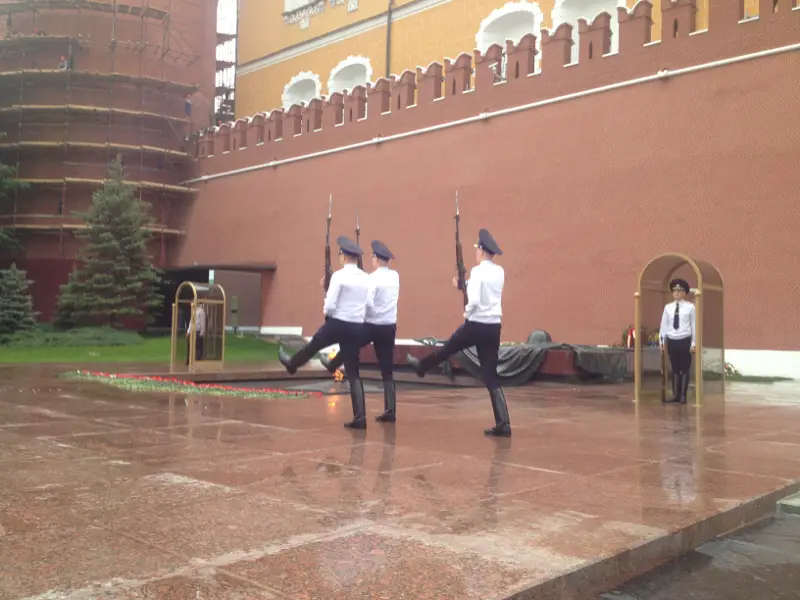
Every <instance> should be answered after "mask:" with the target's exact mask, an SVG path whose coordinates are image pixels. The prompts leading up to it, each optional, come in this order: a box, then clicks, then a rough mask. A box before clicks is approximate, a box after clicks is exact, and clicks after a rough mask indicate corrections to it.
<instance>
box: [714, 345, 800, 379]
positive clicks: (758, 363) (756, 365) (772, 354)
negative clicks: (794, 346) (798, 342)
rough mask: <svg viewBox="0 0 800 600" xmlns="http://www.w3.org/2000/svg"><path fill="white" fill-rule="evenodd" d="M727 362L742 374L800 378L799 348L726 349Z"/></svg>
mask: <svg viewBox="0 0 800 600" xmlns="http://www.w3.org/2000/svg"><path fill="white" fill-rule="evenodd" d="M725 362H728V363H730V364H732V365H733V366H734V367H735V368H736V370H737V371H739V373H741V374H742V375H749V376H751V377H789V378H791V379H800V352H798V351H797V350H725Z"/></svg>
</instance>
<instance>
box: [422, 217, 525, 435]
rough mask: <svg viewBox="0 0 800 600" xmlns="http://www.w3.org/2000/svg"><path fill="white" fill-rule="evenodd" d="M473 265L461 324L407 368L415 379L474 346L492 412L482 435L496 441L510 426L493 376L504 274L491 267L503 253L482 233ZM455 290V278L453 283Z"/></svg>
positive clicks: (487, 234) (499, 268) (498, 336)
mask: <svg viewBox="0 0 800 600" xmlns="http://www.w3.org/2000/svg"><path fill="white" fill-rule="evenodd" d="M475 248H476V251H475V259H476V261H477V263H478V264H477V265H476V266H474V267H472V270H471V271H470V276H469V281H468V282H467V305H466V306H465V307H464V324H463V325H461V327H459V328H458V329H456V331H455V332H454V333H453V335H452V336H450V339H449V340H447V342H445V344H444V346H442V347H441V348H439V349H438V350H436V351H434V352H432V353H431V354H429V355H428V356H426V357H425V358H423V359H422V360H417V359H416V358H414V357H413V356H411V355H408V357H407V360H408V362H409V364H410V365H411V366H412V367H414V369H415V370H416V372H417V375H418V376H420V377H424V376H425V372H426V371H429V370H430V369H432V368H433V367H434V366H436V365H437V364H439V363H441V362H443V361H444V360H446V359H447V358H449V357H450V356H451V355H453V354H455V353H456V352H458V351H460V350H464V349H466V348H470V347H472V346H475V348H476V350H477V351H478V359H479V360H480V363H481V375H482V377H483V383H484V384H485V385H486V388H487V389H488V390H489V396H490V397H491V399H492V409H493V411H494V420H495V426H494V427H492V428H491V429H485V430H484V432H483V433H484V434H486V435H491V436H499V437H510V436H511V422H510V420H509V416H508V405H507V404H506V396H505V393H504V392H503V388H502V387H501V386H500V380H499V378H498V376H497V354H498V352H499V350H500V329H501V327H502V325H501V321H502V315H503V311H502V307H501V299H502V296H503V285H504V283H505V271H504V270H503V267H501V266H500V265H498V264H495V262H494V257H495V256H502V254H503V251H502V250H500V247H499V246H498V245H497V242H495V241H494V238H493V237H492V235H491V234H490V233H489V232H488V231H487V230H486V229H481V230H480V231H479V232H478V243H477V244H475ZM453 285H454V286H458V278H454V279H453Z"/></svg>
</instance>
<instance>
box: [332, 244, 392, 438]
mask: <svg viewBox="0 0 800 600" xmlns="http://www.w3.org/2000/svg"><path fill="white" fill-rule="evenodd" d="M371 246H372V268H373V271H372V273H370V274H369V293H368V294H367V311H366V316H365V318H364V337H363V338H362V339H361V345H362V346H367V345H369V344H372V346H373V347H374V348H375V356H376V357H377V359H378V365H379V366H380V369H381V379H382V380H383V414H382V415H378V416H377V417H375V420H376V421H379V422H385V423H394V422H395V420H396V418H397V391H396V389H395V384H394V373H393V371H394V344H395V338H396V336H397V301H398V299H399V298H400V275H399V274H398V273H397V271H395V270H394V269H391V268H389V261H390V260H392V259H394V254H392V251H391V250H389V248H388V246H386V244H384V243H383V242H381V241H378V240H373V241H372V243H371ZM343 360H344V359H343V355H342V352H341V351H340V352H338V353H337V354H336V356H334V357H333V358H330V359H329V358H328V357H327V356H325V357H323V358H322V359H321V362H322V364H323V365H324V366H325V368H326V369H328V371H329V372H330V373H331V374H333V373H336V370H337V369H338V368H339V367H341V366H342V362H343Z"/></svg>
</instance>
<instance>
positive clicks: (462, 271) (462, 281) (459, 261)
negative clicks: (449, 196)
mask: <svg viewBox="0 0 800 600" xmlns="http://www.w3.org/2000/svg"><path fill="white" fill-rule="evenodd" d="M455 219H456V270H457V271H458V289H459V290H461V293H462V294H463V295H464V306H466V305H467V304H469V300H468V298H467V269H466V267H465V266H464V252H463V251H462V249H461V230H460V227H459V225H460V223H461V213H460V212H459V210H458V190H456V217H455Z"/></svg>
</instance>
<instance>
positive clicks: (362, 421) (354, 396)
mask: <svg viewBox="0 0 800 600" xmlns="http://www.w3.org/2000/svg"><path fill="white" fill-rule="evenodd" d="M350 401H351V402H352V403H353V420H352V421H350V422H349V423H345V424H344V426H345V427H348V428H349V429H366V428H367V405H366V400H365V399H364V384H363V382H362V381H361V380H360V379H356V380H355V381H350Z"/></svg>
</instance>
